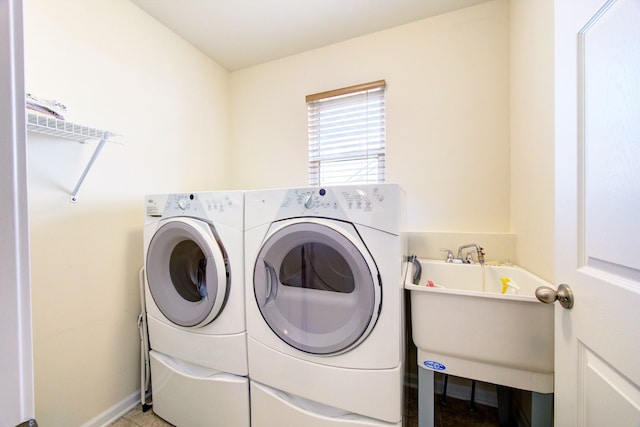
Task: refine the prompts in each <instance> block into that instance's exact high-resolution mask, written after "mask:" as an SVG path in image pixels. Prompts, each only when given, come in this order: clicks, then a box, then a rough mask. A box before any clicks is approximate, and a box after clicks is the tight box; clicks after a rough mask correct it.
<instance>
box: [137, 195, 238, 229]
mask: <svg viewBox="0 0 640 427" xmlns="http://www.w3.org/2000/svg"><path fill="white" fill-rule="evenodd" d="M243 197H244V196H243V194H242V192H239V191H238V192H215V191H211V192H202V193H176V194H161V195H148V196H146V197H145V217H146V218H148V219H149V220H152V219H154V218H155V219H158V218H170V217H176V216H184V217H194V218H202V219H211V220H216V221H220V220H221V219H224V221H225V222H226V223H229V224H230V225H231V224H232V223H233V225H235V223H236V222H238V223H239V227H242V220H243V219H242V217H243V213H244V208H243V201H244V199H243Z"/></svg>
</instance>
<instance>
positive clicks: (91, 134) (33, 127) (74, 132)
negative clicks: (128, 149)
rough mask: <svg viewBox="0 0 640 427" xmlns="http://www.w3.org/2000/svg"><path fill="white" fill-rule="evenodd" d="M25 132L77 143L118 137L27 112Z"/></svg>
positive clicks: (110, 133)
mask: <svg viewBox="0 0 640 427" xmlns="http://www.w3.org/2000/svg"><path fill="white" fill-rule="evenodd" d="M27 130H30V131H33V132H38V133H42V134H45V135H52V136H57V137H60V138H66V139H71V140H73V141H78V142H87V141H91V140H106V139H110V138H113V137H117V136H118V135H116V134H114V133H112V132H109V131H106V130H100V129H96V128H92V127H89V126H84V125H80V124H77V123H73V122H69V121H67V120H60V119H56V118H55V117H50V116H45V115H42V114H36V113H29V112H28V113H27Z"/></svg>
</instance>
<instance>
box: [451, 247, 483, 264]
mask: <svg viewBox="0 0 640 427" xmlns="http://www.w3.org/2000/svg"><path fill="white" fill-rule="evenodd" d="M467 248H474V249H475V250H476V253H477V254H478V263H480V264H484V249H482V248H481V247H480V245H478V244H477V243H469V244H468V245H462V246H460V247H459V248H458V258H457V259H459V260H460V261H461V262H464V263H466V264H471V263H473V258H472V257H471V253H470V252H469V253H467V258H466V259H462V250H463V249H467Z"/></svg>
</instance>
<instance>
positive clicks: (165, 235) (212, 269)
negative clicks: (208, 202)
mask: <svg viewBox="0 0 640 427" xmlns="http://www.w3.org/2000/svg"><path fill="white" fill-rule="evenodd" d="M145 261H146V262H145V270H146V274H147V282H148V284H149V291H150V292H151V296H152V297H153V300H154V302H155V303H156V305H157V306H158V308H159V309H160V311H161V312H162V314H163V315H164V316H165V317H166V318H167V319H169V320H170V321H171V322H173V323H175V324H176V325H179V326H185V327H194V326H195V327H197V326H204V325H206V324H208V323H210V322H211V321H212V320H213V319H215V317H216V316H217V315H218V314H219V313H220V312H221V311H222V309H223V307H224V303H225V300H226V297H227V292H228V286H229V281H228V279H229V274H228V261H227V257H226V256H225V251H224V248H223V247H222V246H221V244H220V243H219V239H217V238H216V236H215V231H214V229H213V228H212V227H211V226H210V225H209V224H207V223H205V222H203V221H198V220H192V219H189V218H175V219H171V220H169V221H167V222H166V223H164V224H163V225H162V226H160V227H159V228H158V229H157V230H156V232H155V234H154V235H153V238H152V239H151V241H150V243H149V247H148V249H147V259H146V260H145Z"/></svg>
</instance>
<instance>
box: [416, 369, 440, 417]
mask: <svg viewBox="0 0 640 427" xmlns="http://www.w3.org/2000/svg"><path fill="white" fill-rule="evenodd" d="M434 399H435V386H434V374H433V371H432V370H430V369H424V368H421V367H418V427H433V425H434V421H435V415H436V414H435V408H434V404H433V402H434Z"/></svg>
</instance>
